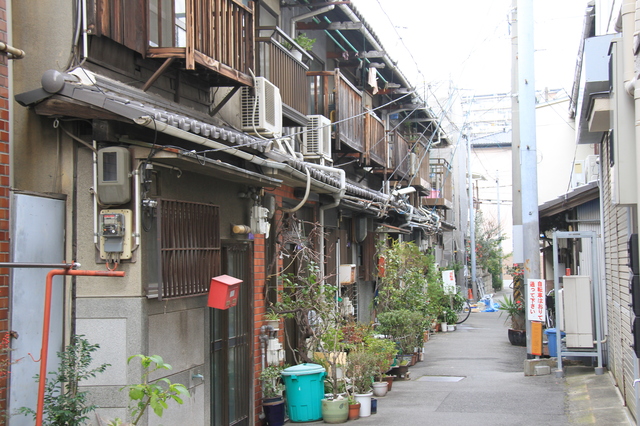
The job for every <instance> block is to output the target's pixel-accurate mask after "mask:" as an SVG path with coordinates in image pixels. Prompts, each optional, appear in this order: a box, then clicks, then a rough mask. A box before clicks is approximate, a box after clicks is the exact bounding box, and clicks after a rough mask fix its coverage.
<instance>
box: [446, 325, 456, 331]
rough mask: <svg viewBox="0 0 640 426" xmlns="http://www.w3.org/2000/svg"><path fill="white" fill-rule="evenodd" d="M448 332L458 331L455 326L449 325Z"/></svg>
mask: <svg viewBox="0 0 640 426" xmlns="http://www.w3.org/2000/svg"><path fill="white" fill-rule="evenodd" d="M447 331H456V325H455V324H447Z"/></svg>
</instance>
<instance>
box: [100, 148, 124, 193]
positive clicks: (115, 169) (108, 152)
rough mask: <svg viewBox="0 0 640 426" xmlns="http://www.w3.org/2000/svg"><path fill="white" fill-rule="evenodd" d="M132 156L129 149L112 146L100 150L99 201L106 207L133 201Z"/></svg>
mask: <svg viewBox="0 0 640 426" xmlns="http://www.w3.org/2000/svg"><path fill="white" fill-rule="evenodd" d="M130 170H131V154H130V153H129V150H128V149H127V148H124V147H121V146H110V147H108V148H102V149H99V150H98V188H97V193H98V199H99V200H100V202H101V203H102V204H105V205H120V204H125V203H128V202H129V201H131V182H130V180H131V178H130Z"/></svg>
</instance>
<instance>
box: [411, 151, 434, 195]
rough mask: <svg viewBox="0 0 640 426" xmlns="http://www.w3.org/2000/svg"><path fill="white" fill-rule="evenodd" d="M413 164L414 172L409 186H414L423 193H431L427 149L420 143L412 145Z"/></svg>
mask: <svg viewBox="0 0 640 426" xmlns="http://www.w3.org/2000/svg"><path fill="white" fill-rule="evenodd" d="M413 153H414V155H415V164H414V165H413V166H412V170H411V171H412V172H414V175H413V178H412V180H411V186H415V187H416V188H417V189H418V191H419V192H420V193H422V194H424V195H431V176H430V174H431V166H430V163H429V161H430V160H429V151H427V149H426V147H425V146H424V145H423V144H421V143H416V144H414V146H413Z"/></svg>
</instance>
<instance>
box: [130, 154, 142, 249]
mask: <svg viewBox="0 0 640 426" xmlns="http://www.w3.org/2000/svg"><path fill="white" fill-rule="evenodd" d="M142 164H144V162H142V161H141V162H140V164H139V165H138V167H136V169H135V170H134V171H133V200H134V201H133V204H134V208H135V210H134V212H133V214H134V218H135V230H134V232H133V237H134V241H135V246H134V247H132V248H131V251H132V252H133V251H135V250H137V249H138V247H140V234H141V232H140V230H141V229H142V227H141V223H142V219H141V217H142V208H141V201H140V166H141V165H142Z"/></svg>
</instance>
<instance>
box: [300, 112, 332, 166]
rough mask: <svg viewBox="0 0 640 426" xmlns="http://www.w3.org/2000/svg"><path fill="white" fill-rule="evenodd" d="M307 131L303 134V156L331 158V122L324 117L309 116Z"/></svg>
mask: <svg viewBox="0 0 640 426" xmlns="http://www.w3.org/2000/svg"><path fill="white" fill-rule="evenodd" d="M307 119H308V120H309V123H308V125H307V131H306V132H304V133H303V138H302V155H303V156H305V157H309V156H311V157H327V158H331V120H329V119H328V118H327V117H325V116H324V115H308V116H307Z"/></svg>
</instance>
